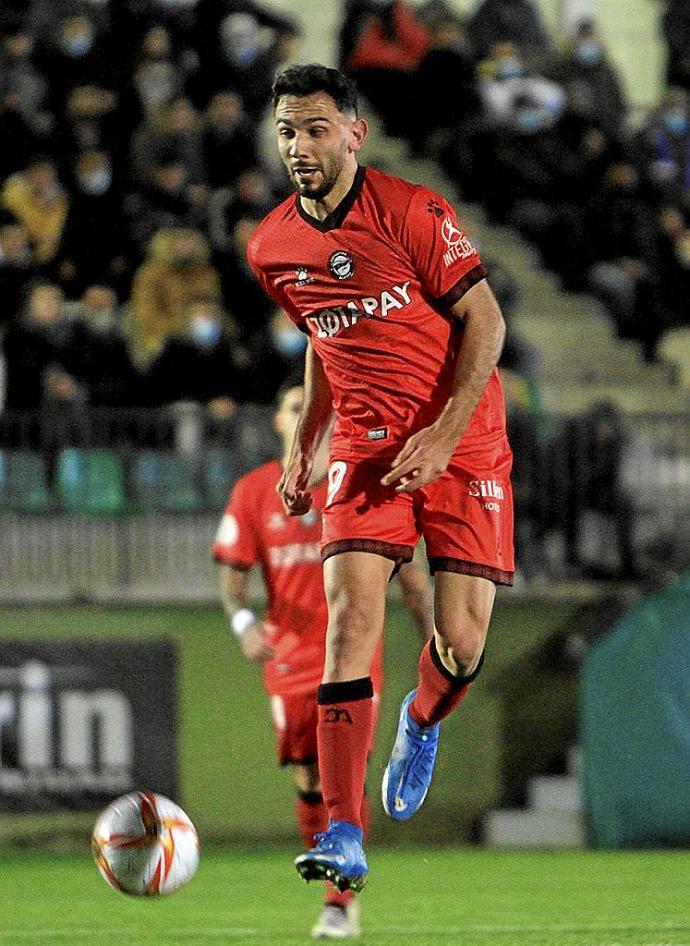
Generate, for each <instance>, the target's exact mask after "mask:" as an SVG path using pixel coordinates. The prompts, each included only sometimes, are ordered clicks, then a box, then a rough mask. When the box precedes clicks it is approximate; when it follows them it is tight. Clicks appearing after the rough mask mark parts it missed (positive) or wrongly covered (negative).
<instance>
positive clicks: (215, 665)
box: [0, 591, 575, 846]
mask: <svg viewBox="0 0 690 946" xmlns="http://www.w3.org/2000/svg"><path fill="white" fill-rule="evenodd" d="M574 611H575V608H574V606H573V605H567V604H556V603H552V602H549V603H543V604H542V603H539V604H525V603H516V602H514V601H511V600H510V592H508V591H506V592H501V593H500V594H499V601H498V605H497V609H496V613H495V620H494V625H493V629H492V632H491V640H490V645H489V647H488V652H487V661H486V665H485V670H484V672H483V673H482V676H481V677H480V680H479V682H478V684H477V685H476V688H475V691H474V692H473V693H472V695H471V698H470V699H469V700H468V701H467V703H466V704H465V706H464V707H463V710H462V712H460V713H458V714H456V716H455V717H453V718H452V719H450V720H448V722H447V723H446V724H445V726H444V735H443V740H442V746H441V749H440V752H439V761H438V766H437V771H436V776H435V784H434V788H433V792H432V793H431V794H430V796H429V798H428V800H427V802H426V804H425V806H424V809H423V812H421V813H420V815H419V817H418V818H416V819H415V820H414V821H412V822H410V824H409V825H406V826H404V827H401V826H399V825H395V824H393V823H392V822H390V821H389V820H388V819H386V818H385V815H383V813H382V811H381V806H380V803H379V790H380V789H379V786H380V779H381V774H382V772H383V768H384V766H385V762H386V759H387V756H388V752H389V749H390V743H391V741H392V738H393V735H394V731H395V723H396V717H397V711H398V703H399V700H400V698H401V696H402V695H403V694H404V693H405V692H406V691H407V690H408V689H409V687H410V685H411V683H412V681H413V679H414V672H415V667H416V660H417V655H418V652H419V646H420V645H419V642H418V639H417V636H416V633H415V632H414V631H413V630H412V628H411V627H410V626H409V623H408V621H407V619H406V618H405V616H404V614H403V612H402V611H401V609H400V606H399V605H398V604H397V603H394V604H392V605H391V608H390V614H389V622H388V624H389V630H388V637H387V644H388V646H387V649H386V668H387V669H386V686H385V690H384V697H383V701H382V710H381V720H380V724H379V728H378V736H377V745H376V749H375V753H374V756H373V759H372V763H371V766H370V775H369V792H370V795H371V798H372V803H373V804H372V809H373V813H374V818H373V827H372V832H373V837H374V838H375V839H377V840H379V841H385V842H386V843H405V844H407V843H416V842H429V843H433V844H438V843H464V842H467V841H470V840H472V839H473V838H474V837H475V832H476V826H477V824H478V822H479V819H480V816H481V814H482V813H483V812H484V811H486V810H487V809H488V808H489V807H491V806H495V805H496V804H497V802H499V801H500V800H501V796H502V792H503V791H504V788H505V784H504V783H505V778H504V776H505V772H506V771H507V770H509V769H510V759H506V757H505V755H506V746H505V745H504V742H505V733H504V728H505V727H504V720H505V700H506V698H507V697H506V695H507V694H508V691H509V689H510V687H509V686H508V683H509V682H510V685H511V686H512V687H513V688H514V686H515V681H514V680H513V679H512V678H513V676H514V669H511V668H516V667H518V666H521V665H522V666H524V665H525V661H524V659H523V658H525V657H526V656H527V655H528V654H529V653H531V652H533V651H536V650H537V649H538V648H540V647H541V646H542V645H543V644H544V642H545V641H546V640H547V639H549V638H550V637H552V636H553V634H554V633H555V632H557V631H558V629H559V628H562V627H563V626H564V625H565V624H567V623H569V622H570V621H571V620H572V619H573V614H574ZM0 638H2V639H14V640H21V641H26V640H31V639H39V640H60V639H63V640H64V639H70V640H75V641H76V640H94V639H101V640H106V639H116V640H129V641H131V640H138V641H146V640H160V639H161V638H165V639H172V640H173V641H175V643H176V646H177V650H178V667H179V680H178V692H179V706H178V720H179V740H178V755H179V768H180V773H179V774H180V779H179V784H180V786H181V791H180V798H179V800H180V801H181V802H182V803H183V804H184V805H185V807H186V808H187V810H188V811H189V814H190V815H191V816H192V818H193V819H194V820H195V821H196V822H197V825H198V828H199V830H200V833H201V836H202V839H203V840H206V841H211V840H219V841H231V842H238V843H250V844H251V843H256V844H270V843H279V844H284V843H288V844H295V843H296V842H295V837H296V835H295V829H294V827H293V815H292V796H293V793H292V789H291V779H290V776H289V773H287V772H284V771H281V770H280V769H278V767H277V766H276V764H275V761H274V746H273V737H272V732H271V725H270V718H269V711H268V704H267V700H266V698H265V695H264V693H263V688H262V685H261V678H260V672H259V670H258V669H257V668H256V667H254V666H253V665H250V664H249V663H248V662H247V661H245V660H244V659H243V658H242V657H241V656H240V653H239V651H238V649H237V647H236V645H235V644H234V642H233V641H232V640H231V639H230V638H229V635H228V631H227V629H226V625H225V621H224V619H223V617H222V614H221V612H220V609H218V608H159V607H153V608H108V607H94V606H79V607H64V608H52V609H49V608H45V607H44V608H37V607H36V608H34V607H23V608H16V609H12V608H5V609H2V610H0ZM527 665H529V664H527ZM132 673H133V674H136V667H133V668H132ZM530 686H531V681H530V680H525V681H524V688H527V689H528V688H529V687H530ZM508 698H509V697H508ZM554 704H555V705H550V706H542V707H540V708H539V713H541V714H546V715H548V716H549V719H550V720H553V718H554V716H558V714H559V712H561V707H560V701H559V699H558V697H557V698H556V699H555V701H554ZM566 704H567V701H563V707H565V706H566ZM532 718H533V720H534V721H535V725H534V733H533V740H532V742H533V744H535V745H536V744H540V741H541V739H542V736H541V732H540V727H539V715H538V714H536V715H535V714H533V716H532ZM502 773H503V775H502ZM139 787H141V788H152V789H155V788H156V786H155V785H151V786H144V785H142V786H139ZM93 820H94V818H93V815H91V814H89V815H84V814H72V813H66V812H65V813H63V814H59V815H56V814H51V815H45V816H40V817H37V816H35V815H21V816H20V815H2V816H0V842H5V843H9V842H11V841H12V840H14V841H20V842H21V843H23V844H24V843H27V842H30V843H31V842H35V843H37V844H39V845H51V846H52V845H60V844H64V843H65V842H66V841H67V839H70V838H71V839H72V841H76V843H77V844H78V845H80V846H81V845H82V844H83V843H85V841H86V838H87V837H88V832H89V831H90V828H91V825H92V822H93Z"/></svg>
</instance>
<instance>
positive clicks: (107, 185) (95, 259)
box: [56, 151, 131, 297]
mask: <svg viewBox="0 0 690 946" xmlns="http://www.w3.org/2000/svg"><path fill="white" fill-rule="evenodd" d="M73 173H74V186H73V190H72V197H71V202H70V208H69V211H68V214H67V220H66V221H65V226H64V229H63V231H62V239H61V241H60V246H59V249H58V252H57V266H56V269H57V274H58V278H59V280H60V283H61V284H62V285H63V287H65V289H66V290H69V295H70V296H72V297H75V296H79V295H81V294H82V293H83V292H84V291H85V289H86V287H87V286H90V285H91V284H92V283H99V282H106V283H109V282H111V281H113V280H114V281H115V284H116V285H117V286H118V287H119V289H120V291H124V290H125V287H126V282H127V279H128V273H129V269H130V265H131V264H130V257H131V247H130V245H129V239H128V230H127V220H126V218H125V215H124V212H123V210H122V194H121V192H120V189H119V187H118V185H117V182H116V181H114V180H113V166H112V161H111V158H110V156H109V155H108V154H106V153H105V152H103V151H86V152H84V154H81V155H79V157H78V158H77V161H76V162H75V165H74V170H73Z"/></svg>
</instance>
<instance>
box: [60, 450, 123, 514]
mask: <svg viewBox="0 0 690 946" xmlns="http://www.w3.org/2000/svg"><path fill="white" fill-rule="evenodd" d="M55 493H56V496H57V499H58V502H59V504H60V506H61V508H62V509H64V510H65V511H67V512H77V513H86V514H88V515H91V516H113V515H117V514H118V513H120V512H122V511H123V509H124V506H125V485H124V473H123V469H122V462H121V461H120V458H119V457H118V456H117V454H115V453H113V452H112V451H111V450H85V449H80V448H78V447H67V448H65V449H64V450H61V451H60V455H59V456H58V460H57V467H56V470H55Z"/></svg>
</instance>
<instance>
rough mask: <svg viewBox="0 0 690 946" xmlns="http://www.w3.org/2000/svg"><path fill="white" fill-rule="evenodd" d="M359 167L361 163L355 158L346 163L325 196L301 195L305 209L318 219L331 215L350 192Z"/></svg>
mask: <svg viewBox="0 0 690 946" xmlns="http://www.w3.org/2000/svg"><path fill="white" fill-rule="evenodd" d="M358 167H359V165H358V164H357V162H356V161H354V160H353V161H351V162H350V163H348V164H347V165H345V166H344V167H343V169H342V171H341V172H340V175H339V176H338V180H337V181H336V182H335V184H334V185H333V188H332V189H331V190H330V191H329V192H328V193H327V194H326V196H325V197H323V198H320V199H318V200H312V199H311V198H310V197H301V196H300V202H301V204H302V207H303V209H304V211H305V212H306V213H308V214H309V216H310V217H314V218H315V219H316V220H325V219H326V217H328V216H330V215H331V214H332V213H333V212H334V211H335V210H336V209H337V207H338V205H339V204H340V203H341V201H342V200H343V199H344V198H345V197H346V196H347V195H348V194H349V192H350V189H351V188H352V185H353V184H354V182H355V177H356V175H357V170H358Z"/></svg>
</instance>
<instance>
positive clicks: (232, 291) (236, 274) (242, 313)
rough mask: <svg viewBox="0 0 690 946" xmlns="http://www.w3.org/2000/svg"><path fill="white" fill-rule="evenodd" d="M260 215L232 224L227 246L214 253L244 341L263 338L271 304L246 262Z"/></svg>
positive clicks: (227, 302)
mask: <svg viewBox="0 0 690 946" xmlns="http://www.w3.org/2000/svg"><path fill="white" fill-rule="evenodd" d="M260 220H261V218H260V217H257V216H252V215H250V214H246V215H243V216H240V217H239V218H238V219H236V220H235V221H234V223H233V224H232V228H231V230H230V233H229V241H228V244H227V247H226V249H225V250H224V251H222V252H216V253H215V254H214V260H215V261H216V265H217V267H218V270H219V272H220V274H221V280H222V287H223V299H224V301H225V305H226V307H227V308H228V309H230V311H231V312H232V313H233V316H234V318H235V321H236V323H237V325H238V327H239V329H240V335H241V338H242V339H243V341H247V342H248V343H249V342H251V340H252V339H256V338H263V330H264V329H265V327H266V323H267V321H268V318H269V316H270V313H271V311H272V308H273V306H272V303H271V301H270V299H269V298H268V296H267V295H266V293H265V292H264V291H263V289H262V288H261V286H260V285H259V281H258V279H257V278H256V275H255V274H254V271H253V270H252V268H251V267H250V265H249V263H248V262H247V244H248V242H249V240H250V238H251V236H252V234H253V233H254V231H255V230H256V228H257V226H258V225H259V223H260Z"/></svg>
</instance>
